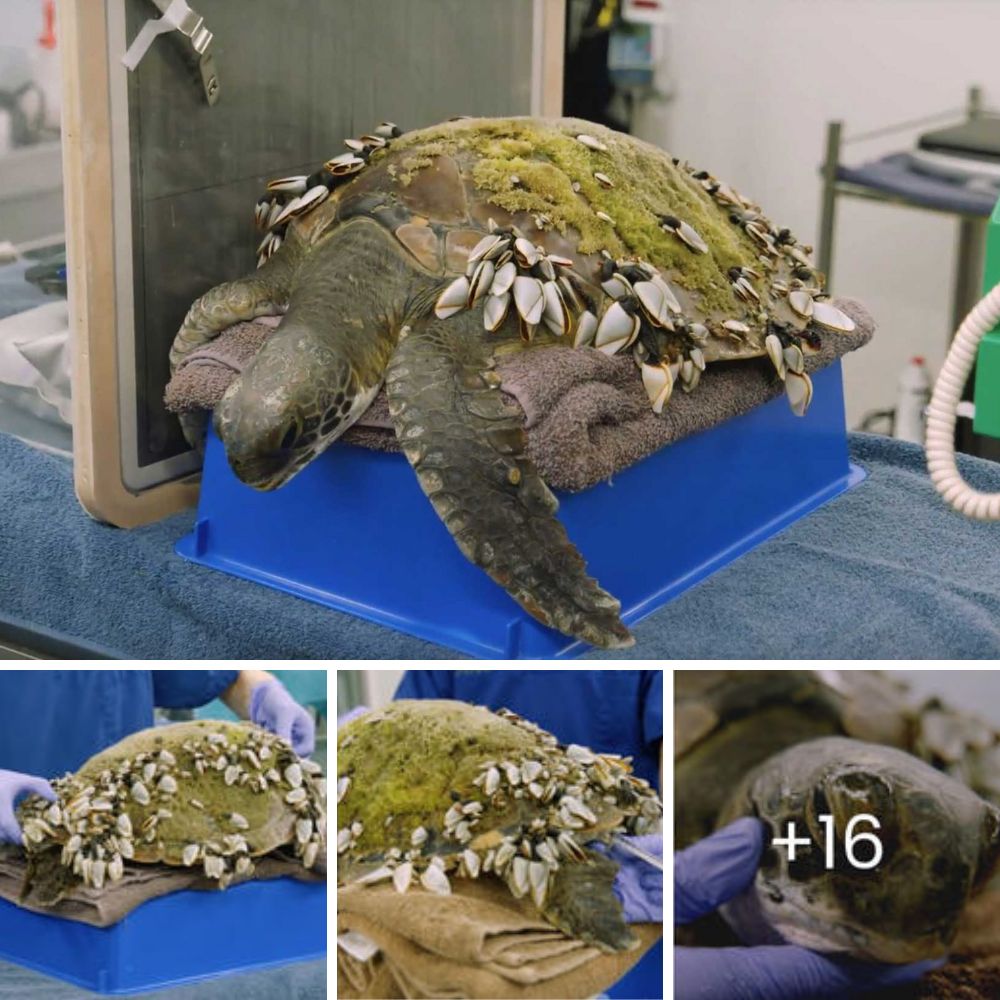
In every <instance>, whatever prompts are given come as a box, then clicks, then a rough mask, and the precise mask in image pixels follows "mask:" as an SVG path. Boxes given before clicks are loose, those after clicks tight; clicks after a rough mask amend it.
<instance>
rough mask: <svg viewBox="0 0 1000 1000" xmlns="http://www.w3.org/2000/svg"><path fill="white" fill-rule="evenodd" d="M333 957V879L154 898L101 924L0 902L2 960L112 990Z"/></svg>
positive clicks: (134, 990)
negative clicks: (329, 889) (329, 900)
mask: <svg viewBox="0 0 1000 1000" xmlns="http://www.w3.org/2000/svg"><path fill="white" fill-rule="evenodd" d="M325 955H326V885H325V884H324V885H320V884H318V883H307V882H299V881H296V880H295V879H290V878H280V879H270V880H267V881H260V882H254V881H251V882H244V883H242V884H241V885H234V886H231V887H230V888H229V889H226V890H225V891H224V892H218V891H207V892H197V891H194V890H183V891H181V892H175V893H171V894H170V895H168V896H160V897H159V898H157V899H151V900H149V901H148V902H146V903H143V904H142V905H141V906H139V907H137V908H136V909H135V910H133V911H132V912H131V913H130V914H129V915H128V916H127V917H125V918H124V919H123V920H121V921H119V922H118V923H117V924H115V925H114V926H112V927H91V926H90V925H89V924H81V923H79V922H77V921H75V920H63V919H62V918H60V917H50V916H46V915H45V914H41V913H33V912H32V911H31V910H25V909H22V908H21V907H19V906H15V905H14V904H13V903H8V902H7V901H6V900H4V899H0V957H2V958H5V959H7V960H8V961H10V962H14V963H16V964H17V965H24V966H27V967H28V968H29V969H35V970H36V971H38V972H43V973H45V974H46V975H49V976H55V977H56V978H57V979H64V980H67V981H68V982H71V983H73V984H74V985H76V986H82V987H84V988H85V989H89V990H94V991H96V992H98V993H105V994H114V995H120V994H129V993H137V992H142V991H145V990H152V989H163V988H165V987H167V986H178V985H180V984H182V983H188V982H192V981H194V980H198V979H208V978H210V977H213V976H219V975H223V974H225V973H233V972H249V971H252V970H254V969H265V968H270V967H273V966H278V965H287V964H289V963H291V962H305V961H309V960H311V959H317V958H323V957H325Z"/></svg>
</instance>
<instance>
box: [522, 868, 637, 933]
mask: <svg viewBox="0 0 1000 1000" xmlns="http://www.w3.org/2000/svg"><path fill="white" fill-rule="evenodd" d="M585 853H586V855H587V860H586V861H581V862H566V863H564V864H561V865H560V866H559V868H558V869H557V870H556V871H554V872H553V873H552V876H551V878H550V880H549V886H548V895H547V897H546V900H545V906H544V907H543V910H542V912H543V913H544V914H545V916H546V918H547V919H548V920H550V921H551V922H552V923H553V924H555V926H556V927H558V928H559V930H561V931H563V933H565V934H569V935H570V936H571V937H575V938H579V939H580V940H581V941H586V942H588V943H589V944H594V945H596V946H597V947H598V948H601V949H602V950H604V951H631V950H632V949H634V948H637V947H638V946H639V939H638V938H637V937H636V936H635V935H634V934H633V933H632V931H631V930H630V928H629V926H628V924H626V923H625V919H624V915H623V913H622V904H621V903H620V902H619V901H618V897H617V896H616V895H615V894H614V892H613V891H612V889H611V886H612V883H613V882H614V880H615V875H617V874H618V865H617V864H616V863H615V862H614V861H612V860H611V859H610V858H606V857H604V855H602V854H598V853H597V852H596V851H590V850H588V851H586V852H585Z"/></svg>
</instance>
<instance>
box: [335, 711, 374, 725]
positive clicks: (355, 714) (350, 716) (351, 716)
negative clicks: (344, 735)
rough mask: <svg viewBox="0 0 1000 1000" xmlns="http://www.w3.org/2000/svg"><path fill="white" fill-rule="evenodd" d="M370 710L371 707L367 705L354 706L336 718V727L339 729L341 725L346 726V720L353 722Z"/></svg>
mask: <svg viewBox="0 0 1000 1000" xmlns="http://www.w3.org/2000/svg"><path fill="white" fill-rule="evenodd" d="M370 711H371V709H370V708H369V707H368V706H367V705H358V706H357V707H356V708H352V709H351V710H350V711H349V712H345V713H344V714H343V715H342V716H340V718H338V719H337V728H338V729H340V727H341V726H346V725H347V723H348V722H353V721H354V720H355V719H358V718H360V717H361V716H362V715H364V714H365V713H366V712H370Z"/></svg>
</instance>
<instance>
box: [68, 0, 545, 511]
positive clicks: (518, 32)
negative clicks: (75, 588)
mask: <svg viewBox="0 0 1000 1000" xmlns="http://www.w3.org/2000/svg"><path fill="white" fill-rule="evenodd" d="M192 4H193V6H195V7H196V8H197V11H198V13H199V14H201V15H202V16H203V17H204V19H205V23H206V25H207V26H208V27H209V28H210V30H211V31H212V32H213V35H214V40H213V53H214V58H215V65H216V68H217V70H218V77H219V82H220V88H221V89H220V97H219V100H218V102H217V103H216V104H214V105H213V106H210V105H209V104H208V103H207V102H206V101H205V100H204V97H203V94H202V91H201V85H200V83H199V82H198V80H197V79H195V78H194V77H193V75H192V73H191V68H190V65H189V64H188V63H187V62H186V61H185V59H184V58H183V57H182V53H181V48H180V46H179V45H178V38H179V36H176V37H173V36H171V35H164V36H161V37H160V38H158V39H156V41H154V43H153V45H152V47H151V48H150V49H149V51H148V53H147V54H146V56H145V57H144V58H143V59H142V61H141V62H140V63H139V65H138V67H137V68H136V70H135V72H133V73H129V72H128V71H127V70H126V69H125V68H124V66H122V65H121V56H122V54H123V53H124V51H125V49H126V47H127V43H128V41H129V40H131V39H132V38H134V37H135V35H136V34H137V33H138V31H139V30H140V28H141V26H142V25H143V24H144V23H145V21H146V20H147V19H148V18H150V17H155V16H156V15H157V13H158V11H157V10H156V8H155V7H154V6H153V4H152V3H151V2H150V0H62V7H61V15H62V25H63V37H64V43H65V49H66V50H67V52H66V56H65V58H66V68H67V73H66V90H67V101H66V105H67V112H66V114H67V126H66V145H67V150H66V168H67V220H68V222H67V225H68V229H69V230H70V232H69V238H68V243H69V255H70V273H71V276H72V277H73V279H74V280H73V281H71V285H70V288H71V298H72V316H73V322H74V330H75V335H76V337H77V342H78V344H79V345H80V349H79V350H78V351H77V352H76V358H77V370H76V381H75V383H74V387H75V392H74V402H75V407H76V423H75V429H76V434H75V437H76V440H77V445H76V459H77V489H78V493H79V495H80V498H81V500H82V502H83V503H84V505H85V506H86V507H87V509H88V510H89V511H90V512H91V513H92V514H94V515H95V516H97V517H99V518H102V519H104V520H108V521H112V522H113V523H115V524H121V525H130V524H137V523H143V522H145V521H148V520H151V519H155V518H156V517H159V516H162V515H163V514H165V513H167V512H169V511H170V510H174V509H177V508H178V507H181V506H184V505H187V504H189V503H191V502H193V500H194V499H195V496H196V490H197V482H196V473H197V466H198V460H197V457H196V456H194V455H193V454H192V453H190V452H189V451H188V450H187V449H186V446H185V445H184V442H183V439H182V437H181V435H180V432H179V428H178V427H177V424H176V421H175V420H174V418H173V417H171V416H170V415H169V414H167V413H166V412H165V410H164V408H163V405H162V402H161V397H162V392H163V387H164V385H165V383H166V380H167V376H168V368H167V351H168V348H169V344H170V341H171V340H172V338H173V335H174V333H175V332H176V330H177V328H178V327H179V325H180V322H181V319H182V318H183V315H184V312H185V311H186V309H187V308H188V306H189V305H190V303H191V302H192V301H193V300H194V299H195V298H196V297H197V296H198V295H199V294H201V292H203V291H204V290H205V289H207V288H209V287H211V286H212V285H214V284H217V283H218V282H220V281H224V280H227V279H229V278H233V277H237V276H239V275H242V274H245V273H248V272H249V271H251V270H252V268H253V253H254V246H255V243H256V238H255V234H254V230H253V226H252V212H251V209H252V206H253V203H254V201H255V199H256V197H257V195H258V194H259V192H260V190H261V189H262V187H263V185H264V183H265V182H266V179H267V178H269V177H274V176H280V175H282V174H289V173H299V172H302V171H303V170H306V171H311V170H312V169H313V168H314V166H315V164H316V163H318V162H322V161H323V160H324V159H326V158H328V157H329V156H330V155H331V153H332V152H335V151H338V150H339V149H340V147H341V141H342V139H343V137H344V136H348V135H355V134H358V133H360V132H363V131H367V130H368V129H370V128H371V127H372V126H373V125H374V124H375V123H376V122H378V121H379V120H382V119H385V118H388V119H391V120H393V121H396V122H398V123H399V124H400V125H402V126H403V127H405V128H413V127H421V126H423V125H427V124H431V123H433V122H435V121H439V120H441V119H443V118H447V117H451V116H452V115H456V114H472V115H503V114H526V113H530V112H534V113H545V114H558V112H559V105H560V104H561V75H562V19H563V11H564V2H563V0H508V2H506V3H503V4H497V3H494V2H490V0H335V2H331V0H282V3H280V4H275V3H271V2H268V0H247V2H246V3H240V4H234V3H232V2H230V0H192Z"/></svg>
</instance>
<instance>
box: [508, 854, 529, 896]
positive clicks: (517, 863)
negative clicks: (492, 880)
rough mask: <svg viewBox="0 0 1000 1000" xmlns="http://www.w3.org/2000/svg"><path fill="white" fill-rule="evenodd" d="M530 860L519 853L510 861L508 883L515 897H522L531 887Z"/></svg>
mask: <svg viewBox="0 0 1000 1000" xmlns="http://www.w3.org/2000/svg"><path fill="white" fill-rule="evenodd" d="M529 871H530V869H529V862H528V860H527V858H523V857H521V856H520V855H517V856H516V857H515V858H514V859H513V860H512V861H511V863H510V871H509V873H508V875H507V884H508V885H509V886H510V891H511V893H513V895H514V898H515V899H520V898H521V897H522V896H525V895H527V893H528V890H529V889H530V888H531V881H530V876H529Z"/></svg>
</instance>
